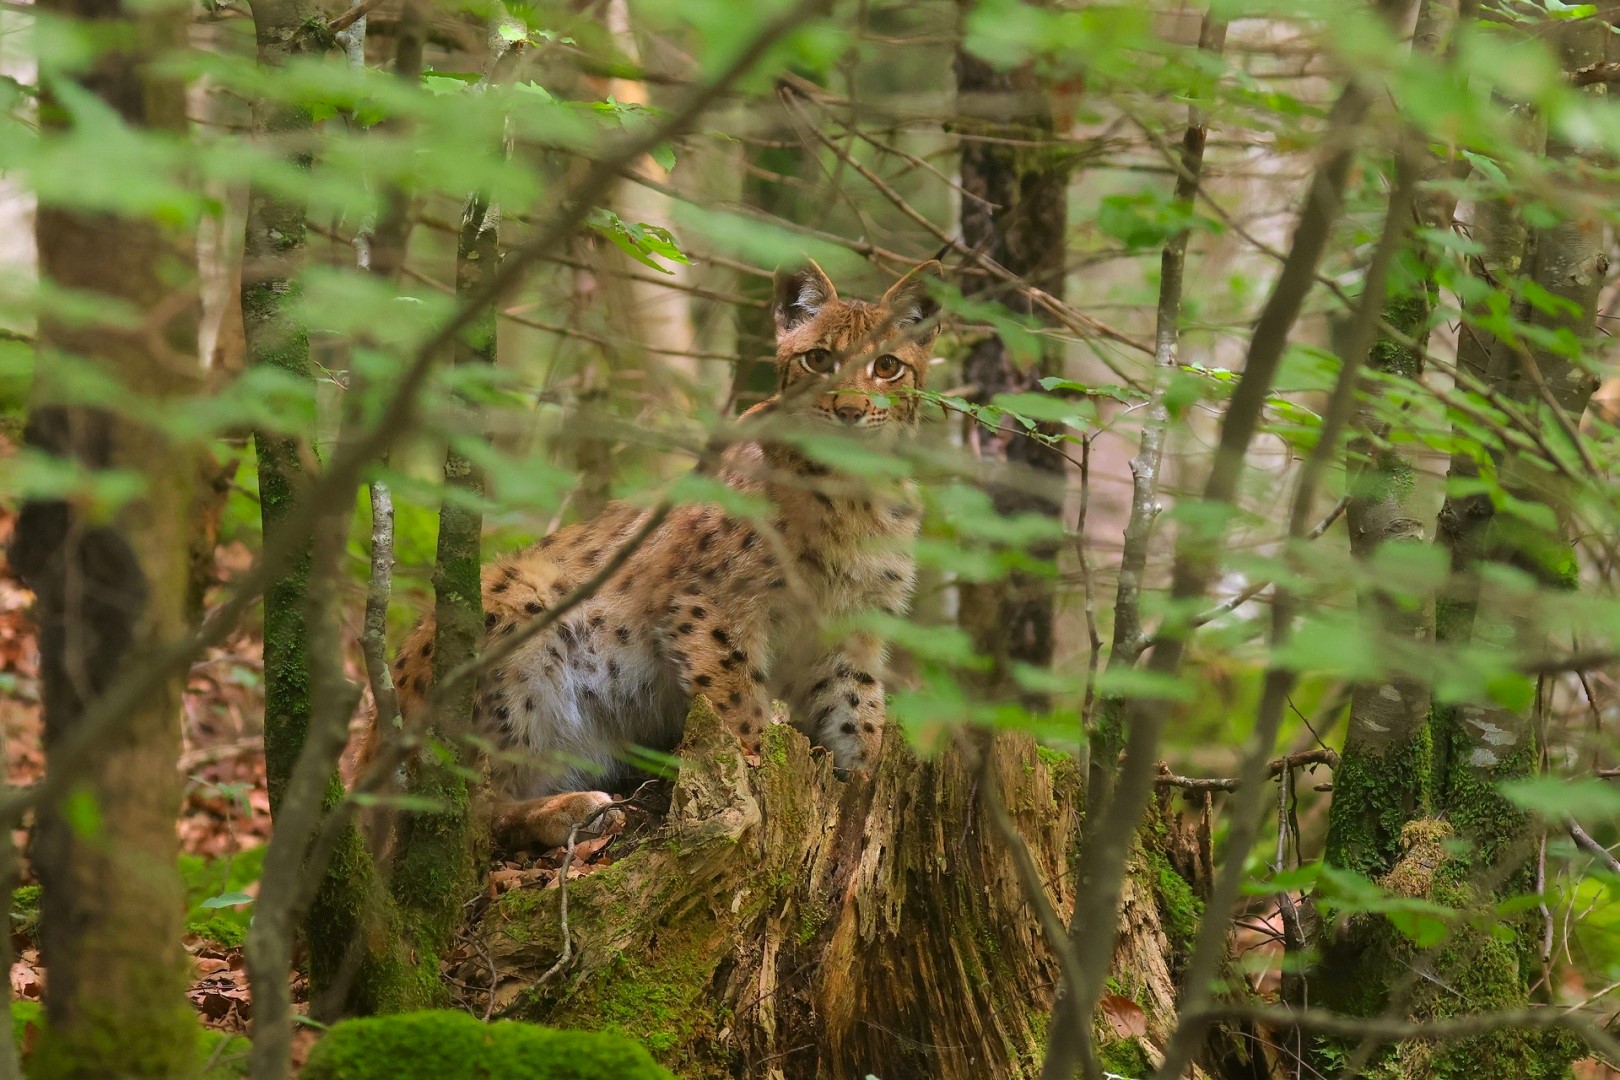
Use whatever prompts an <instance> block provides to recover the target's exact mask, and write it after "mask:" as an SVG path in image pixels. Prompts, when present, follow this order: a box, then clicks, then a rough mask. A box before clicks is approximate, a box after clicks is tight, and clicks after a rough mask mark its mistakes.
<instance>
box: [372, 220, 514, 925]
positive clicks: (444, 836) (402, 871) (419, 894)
mask: <svg viewBox="0 0 1620 1080" xmlns="http://www.w3.org/2000/svg"><path fill="white" fill-rule="evenodd" d="M499 225H500V210H499V209H498V208H497V207H495V206H494V205H492V204H491V202H490V200H489V198H488V196H486V195H483V194H477V195H474V196H472V198H470V199H468V200H467V206H466V208H465V210H464V212H463V217H462V223H461V232H460V233H459V235H458V237H457V241H456V291H457V293H458V295H459V296H461V297H463V298H465V297H467V296H471V295H475V294H476V293H477V291H478V290H479V289H480V288H481V287H483V285H484V284H485V282H486V281H487V280H488V279H489V277H490V276H491V275H492V274H494V272H495V269H496V265H497V262H498V259H499V257H500V250H499V238H500V232H499ZM495 346H496V319H495V309H494V307H489V308H487V309H486V310H484V311H482V312H480V313H479V315H478V318H477V319H475V320H474V321H473V323H472V324H471V325H470V326H469V327H468V328H467V330H466V332H465V333H464V334H463V336H462V338H461V340H460V341H458V342H457V343H456V350H455V362H456V364H457V365H466V364H493V363H494V362H495ZM476 420H477V418H476V414H475V413H474V412H473V411H472V410H471V409H468V410H467V415H466V428H467V430H466V432H465V433H464V434H465V435H466V436H467V437H472V434H473V432H474V431H476V430H477V423H476ZM444 482H445V489H446V490H445V496H444V499H443V501H442V502H441V503H440V506H439V539H438V550H437V554H436V556H435V560H434V573H433V589H434V597H435V599H434V607H433V613H434V636H433V679H434V684H435V685H440V684H442V683H443V682H444V680H445V678H446V676H447V675H448V674H449V673H450V672H452V671H455V670H456V669H458V668H460V667H461V666H463V665H464V664H466V663H467V662H469V661H470V660H471V659H472V658H473V655H474V653H476V652H477V651H478V647H479V644H480V643H481V642H482V640H483V636H484V597H483V589H482V586H481V583H480V580H481V579H480V571H481V569H482V562H483V559H482V551H483V546H482V542H481V533H482V530H483V521H484V519H483V513H482V511H480V510H479V509H478V507H477V503H476V500H478V499H480V498H482V497H483V493H484V485H483V477H482V475H481V474H480V472H479V470H478V469H477V468H476V467H475V466H474V465H473V463H472V462H471V461H469V460H468V459H467V457H466V456H465V455H464V454H463V453H462V452H461V451H460V450H459V449H458V448H457V447H456V445H455V442H454V439H452V441H451V444H450V447H449V449H448V450H447V451H446V453H445V459H444ZM476 692H477V687H476V684H475V683H474V682H473V681H472V680H465V681H463V682H462V683H461V684H460V685H459V686H458V688H457V689H456V691H455V692H454V694H453V695H452V696H451V697H450V698H449V700H447V701H445V702H443V703H442V705H441V707H440V708H439V710H438V712H437V713H436V714H435V715H434V716H433V717H432V720H431V727H430V728H429V737H430V739H432V740H434V741H436V742H437V743H438V744H439V746H440V747H441V748H442V751H443V755H444V756H442V757H441V756H440V755H438V754H418V755H417V756H416V757H415V758H414V759H413V760H412V761H411V763H410V775H409V776H408V778H407V781H406V786H407V789H408V790H409V791H410V792H411V794H413V795H416V796H420V797H426V798H430V799H432V800H434V801H435V802H437V803H438V804H439V807H440V808H439V809H438V810H435V811H431V812H427V813H414V814H408V815H405V816H404V817H402V818H401V820H400V826H399V843H398V857H397V862H396V864H395V866H394V876H393V887H394V896H395V897H396V898H397V899H398V901H399V904H400V907H401V909H402V912H403V913H404V914H405V916H406V919H407V921H408V923H409V924H410V927H411V930H412V932H413V935H414V937H415V939H416V942H417V948H418V949H419V950H420V951H422V952H424V953H426V954H430V955H431V954H436V953H438V952H440V951H442V950H443V949H444V948H445V947H446V946H447V945H448V944H449V943H450V941H451V938H452V937H453V936H454V934H455V931H456V929H457V928H458V927H459V926H460V924H461V921H462V917H463V912H462V907H463V904H464V903H465V901H466V899H467V897H469V896H470V895H472V894H473V893H474V892H476V890H477V884H476V878H475V874H476V866H475V862H476V861H477V854H476V852H477V848H478V847H479V846H480V845H479V844H478V835H477V831H478V830H477V823H476V819H475V817H474V815H473V813H472V798H473V794H474V793H473V791H472V788H471V786H470V785H469V784H468V781H467V769H468V767H469V766H471V765H472V764H473V758H474V754H473V753H472V750H471V747H470V746H469V744H468V742H467V738H466V737H467V736H468V735H469V734H470V733H471V731H472V719H473V708H474V698H475V695H476Z"/></svg>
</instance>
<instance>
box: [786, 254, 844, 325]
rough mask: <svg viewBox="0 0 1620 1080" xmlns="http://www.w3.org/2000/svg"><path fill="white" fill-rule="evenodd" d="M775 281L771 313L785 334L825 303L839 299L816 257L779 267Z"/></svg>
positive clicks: (810, 316) (810, 317) (812, 315)
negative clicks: (797, 263)
mask: <svg viewBox="0 0 1620 1080" xmlns="http://www.w3.org/2000/svg"><path fill="white" fill-rule="evenodd" d="M774 281H775V286H776V288H775V299H774V300H773V301H772V303H771V313H772V314H773V315H775V316H776V332H777V333H778V334H785V333H787V332H788V331H789V330H791V329H793V328H794V327H795V326H798V325H799V324H800V323H802V322H804V321H805V320H807V319H813V318H815V317H816V314H817V312H819V311H820V310H821V309H822V308H824V307H826V306H827V304H828V303H830V302H831V301H833V300H836V299H838V290H837V289H834V288H833V283H832V282H831V281H830V280H829V279H828V277H827V275H826V273H825V272H824V271H823V270H822V269H821V267H819V266H817V265H816V263H815V260H813V259H811V260H807V261H806V262H805V264H804V265H803V266H801V267H799V268H797V269H795V270H778V271H777V272H776V277H775V279H774Z"/></svg>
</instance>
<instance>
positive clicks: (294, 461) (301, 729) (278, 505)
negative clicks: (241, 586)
mask: <svg viewBox="0 0 1620 1080" xmlns="http://www.w3.org/2000/svg"><path fill="white" fill-rule="evenodd" d="M253 17H254V29H255V34H256V37H257V39H258V48H259V63H260V64H261V65H262V66H264V67H267V68H279V67H281V66H282V65H284V64H285V63H286V62H287V60H288V59H290V58H291V57H293V56H295V55H298V54H300V53H302V52H304V51H305V50H306V49H308V48H310V47H311V46H312V42H311V41H310V38H309V35H308V33H307V27H308V25H309V22H310V20H312V19H317V18H320V17H321V12H320V9H319V7H318V6H316V5H314V4H313V3H310V2H309V0H258V2H257V3H255V4H253ZM256 126H257V129H258V130H259V131H260V132H261V133H262V134H264V135H266V136H270V137H275V138H280V139H284V140H288V141H289V142H293V143H294V145H295V146H296V143H297V142H298V141H299V140H304V139H308V138H309V137H311V136H312V134H313V127H312V125H311V123H310V118H309V116H308V114H307V113H306V112H305V111H303V110H302V109H298V108H296V107H288V106H273V105H261V106H259V107H258V109H257V116H256ZM291 160H292V162H293V163H294V164H295V165H296V166H297V167H300V168H305V169H307V168H309V166H310V164H311V158H310V156H309V153H308V151H307V150H305V149H302V148H297V149H295V150H294V151H293V156H292V158H291ZM304 238H305V217H304V207H303V205H302V204H301V203H299V202H297V201H296V200H292V199H286V198H283V197H279V196H276V195H272V194H270V193H269V192H266V191H262V190H254V191H252V192H250V194H249V198H248V216H247V225H246V241H245V245H244V253H243V261H244V271H243V279H242V314H243V325H244V330H245V333H246V338H247V352H248V362H249V363H250V364H254V365H273V366H275V367H278V368H280V369H282V370H283V371H286V372H287V373H289V374H291V375H293V376H295V377H297V378H299V379H303V380H307V381H309V382H310V383H311V385H312V386H313V380H314V370H313V368H312V367H311V364H310V353H309V336H308V333H307V331H306V330H305V328H304V327H303V326H302V325H300V324H299V323H298V322H297V321H296V320H295V319H294V318H293V317H292V316H291V315H290V314H289V312H288V308H289V306H290V304H291V302H292V301H293V300H294V299H295V298H296V296H297V289H298V284H297V275H298V272H299V271H300V269H301V267H302V264H303V259H304V252H305V241H304ZM396 246H397V247H398V248H399V249H400V250H402V248H403V244H402V243H401V244H399V245H390V244H388V243H386V242H385V243H382V244H377V245H375V246H374V250H373V263H374V265H376V263H377V262H379V261H380V262H383V263H389V261H390V260H392V259H394V258H395V257H396ZM255 445H256V447H257V450H258V462H259V493H260V503H261V512H262V517H263V528H264V537H265V542H266V544H267V545H268V544H271V543H273V542H276V539H277V538H278V537H280V536H281V534H282V532H283V531H284V525H283V523H284V522H286V521H288V520H289V519H290V517H291V515H293V514H294V512H295V510H294V508H295V507H296V506H297V505H298V501H299V500H300V499H301V498H303V497H304V496H305V494H306V492H307V490H308V489H309V487H310V485H311V482H312V479H313V474H312V472H311V470H312V469H313V467H314V465H315V464H316V460H315V454H314V449H313V447H312V446H311V443H310V440H309V439H308V438H307V437H299V436H297V435H289V434H282V433H273V432H259V433H257V434H256V435H255ZM291 540H292V541H294V542H298V544H299V546H298V548H297V553H296V554H295V555H294V556H293V557H292V559H291V560H290V563H289V566H288V569H287V570H286V572H284V573H283V574H281V575H279V576H278V577H277V578H276V580H275V581H273V582H272V583H271V584H270V585H269V587H267V588H266V590H265V596H264V669H265V718H264V744H265V770H266V773H267V778H268V783H269V789H270V810H271V815H272V817H273V818H274V819H275V820H276V821H277V824H278V827H280V826H281V824H282V822H281V811H282V809H283V796H284V794H285V792H286V790H287V786H288V784H289V783H290V782H291V780H292V777H293V773H294V769H295V767H296V766H297V764H298V761H299V758H300V755H301V754H302V753H303V751H304V749H305V742H306V739H307V736H308V734H309V730H310V722H311V717H312V715H313V712H314V695H313V692H312V686H311V682H312V679H313V678H314V675H315V671H314V667H313V665H312V663H311V659H312V658H311V654H310V650H311V647H312V642H311V640H310V627H309V624H308V621H307V618H308V614H309V610H310V608H309V603H310V574H311V567H312V564H313V550H314V539H313V537H292V538H291ZM334 644H335V643H334ZM333 761H334V764H335V758H334V759H333ZM342 798H343V787H342V783H341V780H340V779H339V777H338V774H337V771H336V769H335V768H333V769H332V770H331V772H330V775H329V777H328V779H327V781H326V784H325V792H324V796H323V802H324V805H325V808H326V809H327V810H330V809H331V807H332V806H334V805H336V803H337V801H338V800H340V799H342ZM379 889H380V884H379V881H378V876H377V871H376V867H375V865H374V863H373V861H372V858H371V855H370V853H369V852H368V851H367V850H366V846H365V843H364V841H363V839H362V838H361V836H360V834H359V832H358V831H357V830H356V829H354V828H353V827H352V826H350V827H348V828H346V829H345V830H344V832H343V835H342V836H341V838H340V839H339V840H338V842H337V844H336V846H335V848H334V850H333V853H332V856H331V860H330V863H329V864H328V866H327V868H326V872H325V874H324V875H323V877H322V878H321V882H320V887H319V890H318V891H317V893H316V895H315V898H314V900H313V902H312V903H311V904H310V906H309V912H308V918H307V920H306V921H305V924H304V930H305V934H306V936H307V938H308V941H309V945H310V952H309V974H310V982H311V985H312V987H313V989H314V990H315V992H316V999H315V1000H316V1003H317V1011H318V1012H322V1013H323V1014H326V1015H328V1016H329V1015H331V1013H332V1012H333V1011H335V1009H336V1007H337V1006H336V1000H339V999H342V998H347V1001H348V1008H350V1009H352V1010H354V1011H360V1012H371V1011H376V1010H379V1009H385V1008H388V1007H391V1006H395V1007H397V1005H398V1004H399V1003H400V999H401V995H402V994H408V990H409V987H411V986H412V985H414V983H413V982H412V980H410V979H409V978H406V977H403V976H402V974H401V972H400V971H399V970H398V967H399V965H400V964H402V963H408V958H407V957H404V956H403V955H394V951H395V950H396V949H397V942H396V941H395V940H394V939H395V938H397V934H395V933H394V932H393V931H392V927H393V922H392V920H391V919H390V913H389V912H388V911H387V909H386V908H385V907H381V908H380V907H379V906H378V905H379V901H380V900H381V901H385V900H386V896H380V894H379ZM362 940H383V941H387V942H388V949H389V955H388V956H387V957H385V958H378V957H376V956H374V955H372V954H371V953H366V954H364V955H363V956H359V957H357V959H358V960H359V966H358V967H357V968H355V967H352V966H351V964H352V962H350V963H346V962H345V961H346V959H347V958H348V957H350V956H351V950H352V949H354V947H355V945H354V943H355V942H357V941H362ZM338 983H342V984H343V987H342V988H343V991H344V993H343V994H341V995H337V998H336V999H334V997H333V996H332V995H331V993H330V992H331V991H332V989H333V987H334V985H335V984H338ZM265 989H266V990H267V991H268V990H269V988H268V987H266V988H265ZM405 1000H406V1001H410V1000H412V999H410V998H409V997H408V996H407V997H406V999H405Z"/></svg>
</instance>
